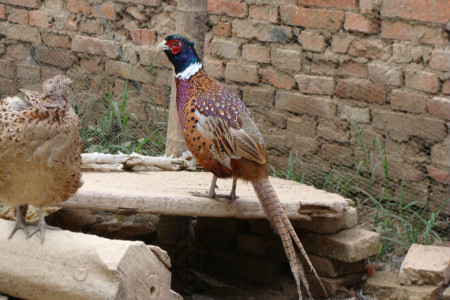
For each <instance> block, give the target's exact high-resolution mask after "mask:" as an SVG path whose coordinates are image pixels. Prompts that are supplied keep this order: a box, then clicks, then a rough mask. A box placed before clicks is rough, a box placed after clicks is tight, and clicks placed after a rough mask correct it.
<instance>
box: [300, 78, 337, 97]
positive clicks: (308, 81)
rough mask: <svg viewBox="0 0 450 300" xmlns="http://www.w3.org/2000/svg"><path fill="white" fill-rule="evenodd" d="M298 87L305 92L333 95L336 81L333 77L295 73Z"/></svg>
mask: <svg viewBox="0 0 450 300" xmlns="http://www.w3.org/2000/svg"><path fill="white" fill-rule="evenodd" d="M295 80H296V81H297V83H298V89H299V90H300V92H302V93H305V94H316V95H332V94H334V88H335V86H336V82H335V81H334V78H333V77H325V76H310V75H295Z"/></svg>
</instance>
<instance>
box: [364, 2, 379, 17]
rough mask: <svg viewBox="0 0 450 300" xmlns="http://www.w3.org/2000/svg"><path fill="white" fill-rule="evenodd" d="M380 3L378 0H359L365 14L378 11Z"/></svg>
mask: <svg viewBox="0 0 450 300" xmlns="http://www.w3.org/2000/svg"><path fill="white" fill-rule="evenodd" d="M379 4H380V2H379V1H378V0H359V10H360V11H361V12H362V13H363V14H370V13H376V12H377V11H379V10H380V5H379Z"/></svg>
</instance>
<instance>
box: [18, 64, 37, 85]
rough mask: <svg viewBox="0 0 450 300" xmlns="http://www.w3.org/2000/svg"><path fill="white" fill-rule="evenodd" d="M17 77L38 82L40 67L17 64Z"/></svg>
mask: <svg viewBox="0 0 450 300" xmlns="http://www.w3.org/2000/svg"><path fill="white" fill-rule="evenodd" d="M17 77H19V78H22V79H26V80H29V81H33V82H39V81H40V80H41V67H39V66H33V65H25V64H18V65H17Z"/></svg>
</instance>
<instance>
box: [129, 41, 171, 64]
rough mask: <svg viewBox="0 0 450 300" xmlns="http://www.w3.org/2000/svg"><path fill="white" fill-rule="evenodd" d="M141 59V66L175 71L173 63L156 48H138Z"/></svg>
mask: <svg viewBox="0 0 450 300" xmlns="http://www.w3.org/2000/svg"><path fill="white" fill-rule="evenodd" d="M137 50H138V52H139V56H140V58H141V61H140V62H141V64H143V65H146V66H150V65H152V66H154V67H161V68H166V69H170V70H172V69H173V65H172V63H171V62H170V61H169V60H168V59H167V56H166V54H165V53H164V52H162V51H158V50H156V49H155V48H154V47H149V46H140V47H138V48H137Z"/></svg>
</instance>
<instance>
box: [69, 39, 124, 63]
mask: <svg viewBox="0 0 450 300" xmlns="http://www.w3.org/2000/svg"><path fill="white" fill-rule="evenodd" d="M72 50H73V51H75V52H84V53H88V54H93V55H106V56H108V57H110V58H116V57H118V56H119V52H118V50H117V48H116V46H115V44H114V42H112V41H108V40H100V39H96V38H92V37H87V36H81V35H77V36H75V37H74V38H73V40H72Z"/></svg>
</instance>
